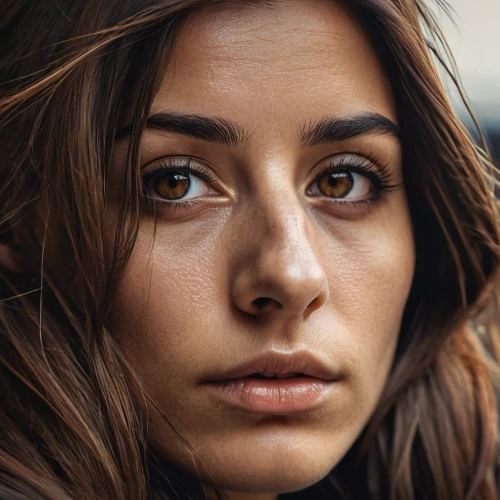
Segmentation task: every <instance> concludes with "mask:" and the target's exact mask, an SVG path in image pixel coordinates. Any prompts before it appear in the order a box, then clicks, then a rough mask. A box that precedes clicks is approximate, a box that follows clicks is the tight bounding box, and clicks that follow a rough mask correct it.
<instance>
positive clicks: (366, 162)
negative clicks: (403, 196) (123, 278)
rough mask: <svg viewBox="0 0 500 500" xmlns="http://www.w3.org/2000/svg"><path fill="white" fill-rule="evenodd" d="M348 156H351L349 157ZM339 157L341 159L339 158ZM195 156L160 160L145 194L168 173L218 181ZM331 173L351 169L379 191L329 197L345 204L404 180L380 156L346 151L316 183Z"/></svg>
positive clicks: (165, 206)
mask: <svg viewBox="0 0 500 500" xmlns="http://www.w3.org/2000/svg"><path fill="white" fill-rule="evenodd" d="M346 155H349V156H346ZM337 157H340V158H337ZM191 161H192V157H188V158H187V160H184V159H183V160H179V159H163V160H160V162H158V168H155V169H154V170H153V171H152V172H148V173H147V174H145V175H144V176H143V189H144V194H145V196H146V197H148V189H147V186H148V184H149V183H150V182H151V181H152V180H153V179H155V178H157V177H161V176H162V175H163V174H166V173H172V172H175V173H179V174H183V175H185V176H189V175H194V176H196V177H198V178H200V179H202V180H204V181H206V182H207V183H209V184H212V183H214V182H216V179H215V178H214V177H213V176H212V175H211V174H210V171H209V170H208V169H206V168H205V167H203V165H202V164H200V163H197V164H196V165H197V166H196V167H192V166H191ZM332 172H336V173H339V172H352V173H357V174H360V175H363V176H365V177H366V178H367V179H368V180H369V181H370V182H371V183H372V184H373V186H374V188H375V191H376V194H375V196H374V197H372V198H369V199H366V200H358V201H350V200H344V201H343V200H342V199H341V198H331V199H330V198H328V197H326V196H324V198H326V200H327V202H330V203H336V204H345V205H358V206H359V205H366V204H373V203H377V202H378V201H380V200H381V199H382V194H383V193H388V192H390V191H395V190H397V189H399V188H400V187H401V186H402V183H396V182H395V178H394V175H393V174H392V172H391V171H390V169H389V168H388V165H387V164H384V163H381V162H380V161H379V159H377V158H375V157H369V156H367V155H365V156H364V157H360V156H359V155H358V154H357V153H353V152H350V151H344V152H340V153H337V154H336V155H335V158H333V159H332V160H331V162H330V164H328V165H327V166H326V167H325V168H324V169H323V170H322V171H321V172H320V173H319V174H318V175H317V176H316V178H315V180H314V181H313V183H314V182H317V181H318V180H319V179H320V178H321V177H323V176H324V175H327V174H329V173H332ZM155 202H156V203H159V204H160V208H161V209H162V210H169V211H175V210H178V209H182V208H184V209H185V210H187V209H188V208H189V207H191V206H193V205H197V204H199V203H202V202H203V199H201V200H200V199H198V200H196V199H195V200H186V201H175V202H169V201H161V202H159V201H157V200H155Z"/></svg>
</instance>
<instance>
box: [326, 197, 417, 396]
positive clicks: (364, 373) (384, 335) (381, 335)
mask: <svg viewBox="0 0 500 500" xmlns="http://www.w3.org/2000/svg"><path fill="white" fill-rule="evenodd" d="M335 233H336V237H335V239H334V243H333V245H334V246H335V248H334V249H333V248H332V250H331V251H330V252H329V255H331V258H330V259H327V262H328V264H327V266H328V271H327V272H328V276H329V283H330V304H331V309H330V311H331V312H332V314H333V316H334V321H333V324H334V325H335V326H336V328H337V329H339V330H340V331H341V332H342V333H341V334H340V335H339V337H337V336H335V339H336V342H337V346H338V345H343V346H344V348H345V350H347V351H348V352H351V354H352V357H351V358H350V359H351V360H352V361H353V363H354V364H355V366H353V367H352V369H353V373H355V374H356V376H355V377H354V378H356V379H357V380H356V383H357V384H359V390H360V391H363V392H364V393H365V396H366V398H367V400H368V401H371V402H372V404H375V402H376V399H377V398H378V396H379V394H380V392H381V391H382V389H383V386H384V384H385V381H386V379H387V376H388V373H389V370H390V367H391V365H392V361H393V355H394V351H395V347H396V344H397V341H398V337H399V331H400V326H401V320H402V316H403V313H404V310H405V305H406V301H407V299H408V295H409V293H410V289H411V285H412V281H413V274H414V266H415V249H414V238H413V232H412V226H411V220H410V216H409V212H408V210H407V206H406V202H405V198H404V194H403V193H401V194H400V195H398V197H394V198H393V200H392V203H391V204H389V205H388V206H387V207H386V209H385V210H382V211H379V212H377V216H376V219H373V220H367V221H365V222H363V224H362V225H361V224H360V225H359V226H358V227H356V226H355V225H350V226H349V227H343V228H340V227H337V228H336V229H335ZM354 378H353V380H354Z"/></svg>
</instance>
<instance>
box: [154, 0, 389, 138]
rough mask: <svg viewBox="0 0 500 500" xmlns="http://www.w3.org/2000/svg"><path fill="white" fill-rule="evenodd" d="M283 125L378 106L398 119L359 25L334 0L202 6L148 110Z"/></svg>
mask: <svg viewBox="0 0 500 500" xmlns="http://www.w3.org/2000/svg"><path fill="white" fill-rule="evenodd" d="M165 109H175V110H176V111H182V112H188V113H204V114H210V115H218V116H224V117H227V118H232V119H235V120H237V121H238V122H239V123H241V124H242V125H244V126H245V125H248V127H249V128H250V129H254V128H255V122H256V121H258V122H259V123H260V124H263V123H269V125H270V127H271V124H270V120H269V118H270V117H272V119H273V124H274V125H273V126H274V127H279V126H280V124H281V125H283V122H287V123H288V126H289V125H290V121H291V120H292V121H295V120H296V121H297V122H300V123H303V122H304V120H305V119H306V120H307V119H311V120H312V119H315V118H319V117H321V116H324V115H325V114H333V115H338V116H346V115H349V114H355V113H359V112H366V111H375V112H378V113H381V114H382V115H384V116H386V117H387V118H390V119H392V120H393V121H395V122H397V116H396V111H395V105H394V102H393V97H392V91H391V88H390V84H389V82H388V80H387V77H386V75H385V74H384V72H383V69H382V66H381V63H380V61H379V59H378V57H377V55H376V53H375V51H374V49H373V47H372V46H371V44H370V41H369V39H368V37H367V35H366V34H365V32H364V31H363V29H362V27H361V26H360V24H359V23H358V22H357V20H356V19H355V18H354V17H353V15H352V14H351V13H350V12H348V11H347V10H346V9H345V8H344V7H343V6H342V5H341V4H340V3H338V2H336V1H333V0H331V1H330V0H287V1H281V2H279V1H278V2H274V1H271V2H264V3H263V4H262V5H256V4H248V3H243V2H241V3H240V2H233V3H232V4H231V5H224V4H222V5H219V6H217V7H215V6H207V7H205V8H202V9H201V10H199V11H196V12H194V13H192V14H191V15H190V16H188V18H187V19H186V22H185V24H184V25H183V27H182V29H181V31H180V33H179V36H178V38H177V40H176V44H175V51H174V55H173V58H172V60H171V62H170V64H169V68H168V71H167V75H166V78H165V80H164V82H163V85H162V87H161V89H160V91H159V93H158V94H157V96H156V98H155V102H154V104H153V111H157V110H165Z"/></svg>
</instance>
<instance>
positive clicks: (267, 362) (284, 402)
mask: <svg viewBox="0 0 500 500" xmlns="http://www.w3.org/2000/svg"><path fill="white" fill-rule="evenodd" d="M341 378H342V374H341V373H340V372H339V371H337V370H335V369H333V368H332V367H330V366H329V365H328V364H327V363H325V362H323V361H322V360H321V359H320V358H317V357H315V356H313V355H311V354H310V353H308V352H303V353H293V354H284V353H277V352H268V353H265V354H264V355H262V356H259V357H257V358H255V359H253V360H250V361H249V362H246V363H243V364H241V365H237V366H235V367H234V368H230V369H229V370H226V371H224V372H221V373H215V374H213V375H211V376H209V377H207V378H206V379H205V380H204V382H203V384H204V385H205V386H206V387H207V389H208V390H209V391H210V393H211V395H212V396H213V397H214V398H216V399H217V400H218V401H219V402H223V403H225V404H227V405H230V406H232V407H237V408H239V409H242V410H245V411H248V412H250V413H258V414H266V415H289V414H296V413H305V412H308V411H312V410H314V409H316V408H318V407H320V406H321V405H323V404H324V403H325V402H326V401H327V400H328V399H329V396H330V395H331V393H332V391H333V390H334V389H335V388H336V387H337V386H338V382H339V381H340V379H341Z"/></svg>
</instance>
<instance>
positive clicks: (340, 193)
mask: <svg viewBox="0 0 500 500" xmlns="http://www.w3.org/2000/svg"><path fill="white" fill-rule="evenodd" d="M353 184H354V180H353V178H352V174H350V173H349V172H333V173H328V174H326V175H325V176H323V177H321V179H320V180H319V182H318V185H319V188H320V190H321V192H322V193H323V194H324V195H325V196H331V197H332V198H343V197H344V196H346V195H348V194H349V192H350V191H351V189H352V186H353Z"/></svg>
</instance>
